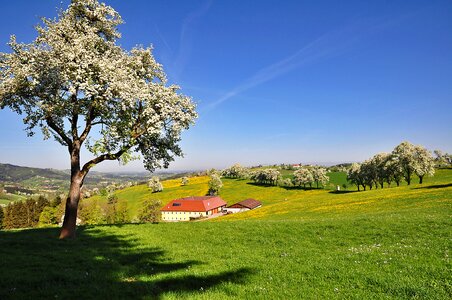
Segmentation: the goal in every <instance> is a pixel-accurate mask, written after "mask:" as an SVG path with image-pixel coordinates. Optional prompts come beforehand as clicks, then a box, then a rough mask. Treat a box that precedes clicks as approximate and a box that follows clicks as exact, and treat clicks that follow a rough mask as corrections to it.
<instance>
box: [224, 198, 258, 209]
mask: <svg viewBox="0 0 452 300" xmlns="http://www.w3.org/2000/svg"><path fill="white" fill-rule="evenodd" d="M261 205H262V203H261V202H259V201H257V200H255V199H246V200H243V201H240V202H237V203H235V204H232V205H231V206H229V207H230V208H242V207H245V208H249V209H253V208H257V207H259V206H261Z"/></svg>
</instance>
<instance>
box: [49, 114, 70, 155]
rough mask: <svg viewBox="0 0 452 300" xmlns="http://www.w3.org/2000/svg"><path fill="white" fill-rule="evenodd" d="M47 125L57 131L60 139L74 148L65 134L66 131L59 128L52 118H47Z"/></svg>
mask: <svg viewBox="0 0 452 300" xmlns="http://www.w3.org/2000/svg"><path fill="white" fill-rule="evenodd" d="M46 123H47V125H49V127H50V128H51V129H53V131H55V132H56V133H57V134H58V135H59V136H60V138H61V139H62V140H63V141H64V142H65V143H66V144H67V145H68V146H69V147H72V140H71V139H70V138H69V137H68V136H67V135H66V133H65V132H64V130H63V129H62V128H60V127H58V125H57V124H56V123H55V121H54V120H53V119H52V117H50V116H47V117H46Z"/></svg>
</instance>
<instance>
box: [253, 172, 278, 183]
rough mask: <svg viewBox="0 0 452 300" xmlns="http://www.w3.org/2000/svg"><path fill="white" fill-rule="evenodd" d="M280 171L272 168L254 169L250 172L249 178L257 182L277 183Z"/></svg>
mask: <svg viewBox="0 0 452 300" xmlns="http://www.w3.org/2000/svg"><path fill="white" fill-rule="evenodd" d="M280 178H281V173H280V172H279V171H278V170H276V169H273V168H269V169H261V170H256V171H254V172H252V173H251V174H250V179H251V180H252V181H254V182H256V183H259V184H269V185H277V183H278V181H279V179H280Z"/></svg>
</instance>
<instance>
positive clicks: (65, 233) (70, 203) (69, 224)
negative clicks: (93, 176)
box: [60, 179, 81, 239]
mask: <svg viewBox="0 0 452 300" xmlns="http://www.w3.org/2000/svg"><path fill="white" fill-rule="evenodd" d="M80 189H81V184H80V183H79V182H77V180H74V179H71V187H70V190H69V195H68V197H67V199H66V209H65V212H64V221H63V226H62V228H61V232H60V239H66V238H75V228H76V223H77V209H78V202H79V200H80Z"/></svg>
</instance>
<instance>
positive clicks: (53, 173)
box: [0, 163, 69, 182]
mask: <svg viewBox="0 0 452 300" xmlns="http://www.w3.org/2000/svg"><path fill="white" fill-rule="evenodd" d="M35 176H40V177H44V178H48V179H59V180H67V179H69V174H68V173H66V172H64V171H60V170H54V169H39V168H30V167H21V166H15V165H11V164H1V163H0V181H6V182H21V181H23V180H27V179H30V178H33V177H35Z"/></svg>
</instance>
